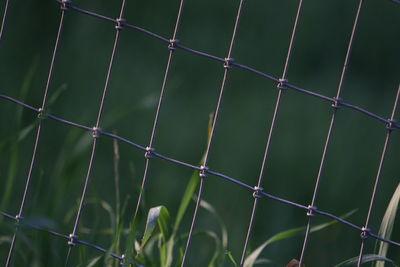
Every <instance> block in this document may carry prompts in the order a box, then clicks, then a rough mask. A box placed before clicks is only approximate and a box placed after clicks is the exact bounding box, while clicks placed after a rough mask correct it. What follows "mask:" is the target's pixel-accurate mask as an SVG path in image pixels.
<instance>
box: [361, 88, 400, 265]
mask: <svg viewBox="0 0 400 267" xmlns="http://www.w3.org/2000/svg"><path fill="white" fill-rule="evenodd" d="M399 98H400V84H399V88H398V89H397V94H396V100H395V102H394V105H393V110H392V115H391V116H390V122H389V123H388V125H387V133H386V139H385V144H384V146H383V150H382V155H381V159H380V161H379V167H378V172H377V174H376V178H375V184H374V189H373V191H372V195H371V201H370V203H369V208H368V214H367V219H366V220H365V226H364V227H363V228H362V233H361V247H360V255H359V258H358V263H357V267H359V266H360V265H361V262H362V257H363V253H364V246H365V240H366V239H367V238H368V236H369V235H370V234H369V232H370V230H369V229H368V226H369V221H370V219H371V215H372V209H373V208H374V204H375V199H376V194H377V191H378V186H379V182H380V180H381V174H382V169H383V165H384V162H385V158H386V154H387V150H388V147H389V144H390V137H391V134H392V131H393V127H392V122H393V121H394V119H395V117H396V111H397V107H398V105H399Z"/></svg>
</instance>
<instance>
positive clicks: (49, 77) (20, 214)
mask: <svg viewBox="0 0 400 267" xmlns="http://www.w3.org/2000/svg"><path fill="white" fill-rule="evenodd" d="M7 3H8V2H7ZM65 11H66V4H63V5H62V6H61V18H60V23H59V26H58V32H57V37H56V41H55V44H54V49H53V54H52V58H51V62H50V68H49V73H48V75H47V82H46V87H45V89H44V95H43V100H42V105H41V108H40V109H39V110H38V111H39V112H38V118H39V119H40V122H39V125H38V128H37V131H36V137H35V144H34V146H33V152H32V158H31V162H30V166H29V171H28V176H27V178H26V182H25V189H24V193H23V196H22V200H21V204H20V207H19V212H18V214H17V215H16V216H15V218H16V219H17V224H16V228H15V231H14V234H13V237H12V239H11V244H10V249H9V251H8V255H7V260H6V264H5V266H6V267H8V266H9V265H10V264H11V260H12V255H13V252H14V247H15V243H16V239H17V232H18V223H19V221H20V220H21V219H23V213H24V208H25V201H26V198H27V195H28V191H29V188H30V185H31V179H32V173H33V169H34V167H35V162H36V156H37V151H38V149H39V141H40V135H41V130H42V126H43V124H42V122H43V120H42V119H43V118H44V116H45V115H44V109H45V107H46V102H47V95H48V91H49V88H50V84H51V81H52V77H53V70H54V66H55V61H56V56H57V52H58V47H59V43H60V39H61V33H62V29H63V25H64V16H65ZM4 21H5V15H4V17H3V23H2V30H3V26H4Z"/></svg>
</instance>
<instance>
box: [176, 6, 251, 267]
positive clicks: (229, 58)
mask: <svg viewBox="0 0 400 267" xmlns="http://www.w3.org/2000/svg"><path fill="white" fill-rule="evenodd" d="M243 4H244V0H241V1H240V3H239V7H238V11H237V15H236V20H235V26H234V28H233V33H232V38H231V42H230V45H229V50H228V56H227V58H225V63H224V75H223V78H222V84H221V88H220V93H219V97H218V102H217V106H216V108H215V112H214V114H215V116H214V120H213V123H212V127H211V133H210V136H209V138H208V143H207V148H206V152H205V154H204V158H203V165H202V166H201V170H200V185H199V192H198V195H197V200H196V206H195V209H194V212H193V217H192V222H191V225H190V230H189V235H188V238H187V241H186V245H185V251H184V253H183V258H182V263H181V267H184V266H185V264H186V258H187V254H188V250H189V246H190V242H191V239H192V234H193V229H194V227H195V224H196V219H197V213H198V210H199V206H200V202H201V198H202V195H203V191H204V179H205V177H206V176H207V169H208V168H207V163H208V158H209V154H210V149H211V146H212V143H213V140H214V132H215V128H216V126H217V122H218V118H219V114H220V107H221V103H222V98H223V95H224V89H225V85H226V82H227V80H228V70H229V68H230V67H231V63H232V61H233V59H232V52H233V48H234V45H235V41H236V35H237V31H238V27H239V22H240V17H241V14H242V10H243Z"/></svg>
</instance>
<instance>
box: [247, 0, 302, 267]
mask: <svg viewBox="0 0 400 267" xmlns="http://www.w3.org/2000/svg"><path fill="white" fill-rule="evenodd" d="M302 6H303V0H300V1H299V5H298V7H297V12H296V18H295V21H294V25H293V29H292V34H291V37H290V41H289V48H288V52H287V55H286V60H285V66H284V68H283V74H282V78H281V79H280V81H281V83H280V84H279V85H278V88H279V91H278V96H277V99H276V102H275V109H274V113H273V116H272V122H271V127H270V130H269V133H268V138H267V144H266V146H265V151H264V157H263V160H262V164H261V170H260V174H259V177H258V183H257V186H256V187H255V188H254V189H255V191H254V194H253V197H254V202H253V208H252V211H251V216H250V222H249V226H248V228H247V234H246V239H245V242H244V245H243V250H242V258H241V260H240V266H243V264H244V262H245V259H246V251H247V246H248V243H249V241H250V238H251V235H252V231H253V226H254V220H255V217H256V213H257V207H258V200H259V198H260V197H259V196H258V191H262V183H263V177H264V172H265V169H266V168H267V162H268V156H269V151H270V147H271V142H272V136H273V133H274V130H275V125H276V120H277V117H278V113H279V108H280V104H281V98H282V96H283V93H282V92H283V90H284V86H285V85H284V83H285V82H286V79H287V73H288V70H289V65H290V62H291V57H292V51H293V45H294V41H295V39H296V34H297V28H298V24H299V20H300V16H301V10H302Z"/></svg>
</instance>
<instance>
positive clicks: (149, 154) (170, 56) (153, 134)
mask: <svg viewBox="0 0 400 267" xmlns="http://www.w3.org/2000/svg"><path fill="white" fill-rule="evenodd" d="M184 3H185V0H181V2H180V5H179V9H178V15H177V18H176V23H175V28H174V33H173V37H172V40H170V41H168V42H169V47H168V48H169V54H168V60H167V66H166V68H165V72H164V78H163V82H162V85H161V90H160V96H159V98H158V104H157V109H156V114H155V117H154V121H153V128H152V130H151V136H150V141H149V145H148V147H147V148H148V151H146V154H145V155H146V165H145V169H144V172H143V177H142V184H141V187H140V192H139V196H138V199H137V201H136V208H135V212H134V215H133V219H132V220H133V221H135V219H136V216H137V214H138V212H139V209H140V205H141V203H142V197H143V193H144V192H143V191H144V188H145V187H146V184H147V179H148V174H149V170H150V159H151V158H152V154H153V152H154V149H153V145H154V141H155V137H156V132H157V128H158V122H159V117H160V112H161V108H162V105H163V102H164V95H165V90H166V87H167V83H168V79H169V73H170V70H171V66H172V60H173V56H174V51H175V46H176V41H177V40H176V39H175V38H176V36H177V34H178V29H179V25H180V21H181V17H182V12H183V7H184Z"/></svg>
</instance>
